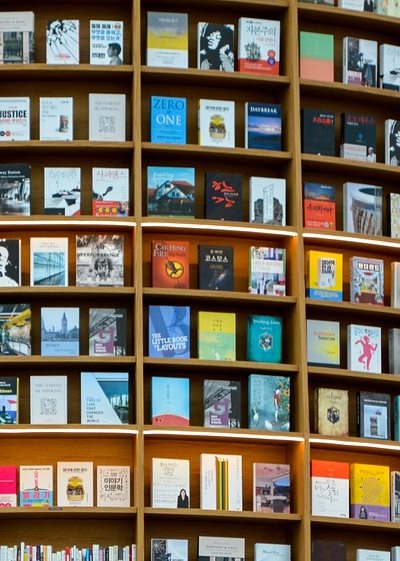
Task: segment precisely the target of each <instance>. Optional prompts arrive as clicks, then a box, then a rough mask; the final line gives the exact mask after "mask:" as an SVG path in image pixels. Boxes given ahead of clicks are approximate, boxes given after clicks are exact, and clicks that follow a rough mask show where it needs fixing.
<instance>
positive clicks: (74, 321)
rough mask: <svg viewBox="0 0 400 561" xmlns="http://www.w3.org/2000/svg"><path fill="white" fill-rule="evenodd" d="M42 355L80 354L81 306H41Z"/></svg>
mask: <svg viewBox="0 0 400 561" xmlns="http://www.w3.org/2000/svg"><path fill="white" fill-rule="evenodd" d="M40 314H41V345H40V349H41V355H42V356H79V308H73V307H69V306H65V307H62V308H53V307H52V308H45V307H43V308H41V311H40Z"/></svg>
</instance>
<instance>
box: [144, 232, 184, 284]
mask: <svg viewBox="0 0 400 561" xmlns="http://www.w3.org/2000/svg"><path fill="white" fill-rule="evenodd" d="M151 273H152V274H151V285H152V287H154V288H176V289H182V288H189V242H188V241H184V240H177V241H172V240H168V241H167V240H152V242H151Z"/></svg>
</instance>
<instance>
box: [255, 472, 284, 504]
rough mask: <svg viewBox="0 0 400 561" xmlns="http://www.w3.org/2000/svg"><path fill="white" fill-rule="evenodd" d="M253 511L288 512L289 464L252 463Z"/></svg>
mask: <svg viewBox="0 0 400 561" xmlns="http://www.w3.org/2000/svg"><path fill="white" fill-rule="evenodd" d="M253 510H254V512H283V513H289V512H290V465H289V464H262V463H254V464H253Z"/></svg>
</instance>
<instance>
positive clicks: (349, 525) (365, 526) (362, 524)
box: [311, 516, 399, 534]
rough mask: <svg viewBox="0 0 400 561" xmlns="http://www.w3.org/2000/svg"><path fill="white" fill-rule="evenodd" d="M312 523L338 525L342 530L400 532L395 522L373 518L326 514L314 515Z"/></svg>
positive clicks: (321, 525) (324, 525) (320, 525)
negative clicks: (362, 518)
mask: <svg viewBox="0 0 400 561" xmlns="http://www.w3.org/2000/svg"><path fill="white" fill-rule="evenodd" d="M311 524H312V526H315V527H317V526H318V527H321V528H324V527H329V528H331V529H332V528H333V527H336V528H337V530H338V531H339V532H340V531H341V530H351V531H353V532H361V533H362V534H364V533H366V532H394V533H398V531H399V525H398V523H395V522H375V521H373V520H358V519H356V518H333V517H330V518H329V517H325V516H312V517H311Z"/></svg>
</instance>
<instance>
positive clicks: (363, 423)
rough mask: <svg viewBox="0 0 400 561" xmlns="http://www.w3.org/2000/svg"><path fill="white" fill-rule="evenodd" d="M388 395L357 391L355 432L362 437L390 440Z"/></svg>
mask: <svg viewBox="0 0 400 561" xmlns="http://www.w3.org/2000/svg"><path fill="white" fill-rule="evenodd" d="M390 427H391V415H390V395H389V394H385V393H375V392H358V393H357V434H358V436H361V437H362V438H376V439H380V440H390V434H391V433H390Z"/></svg>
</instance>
